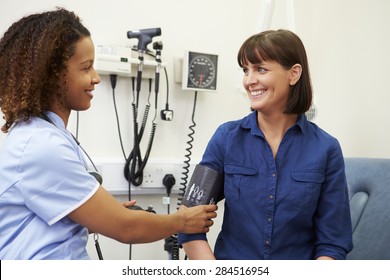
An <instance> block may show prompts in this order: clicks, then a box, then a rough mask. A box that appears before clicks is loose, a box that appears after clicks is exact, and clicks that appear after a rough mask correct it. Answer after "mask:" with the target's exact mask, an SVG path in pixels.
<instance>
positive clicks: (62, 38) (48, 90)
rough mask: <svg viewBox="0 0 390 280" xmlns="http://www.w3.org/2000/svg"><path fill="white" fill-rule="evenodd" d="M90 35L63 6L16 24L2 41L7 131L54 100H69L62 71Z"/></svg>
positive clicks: (0, 103) (0, 84)
mask: <svg viewBox="0 0 390 280" xmlns="http://www.w3.org/2000/svg"><path fill="white" fill-rule="evenodd" d="M90 36H91V34H90V32H89V31H88V29H87V28H85V27H84V26H83V25H82V23H81V20H80V18H79V17H78V16H77V15H75V14H74V13H73V12H71V11H67V10H65V9H64V8H56V9H55V10H53V11H47V12H43V13H37V14H31V15H28V16H26V17H23V18H22V19H20V20H19V21H17V22H15V23H14V24H12V25H11V27H10V28H9V29H8V30H7V31H6V32H5V33H4V36H3V37H2V38H1V40H0V108H1V110H2V112H3V114H4V117H3V118H4V120H5V124H4V125H3V126H2V128H1V130H2V131H3V132H5V133H7V132H8V131H9V129H10V127H11V126H12V125H13V124H14V123H16V122H17V121H19V120H23V121H27V120H29V119H30V117H31V116H41V115H42V113H43V112H44V111H46V110H48V109H49V108H50V105H51V104H52V103H53V102H54V101H55V100H59V101H60V102H64V97H65V94H66V93H65V92H61V90H60V84H59V83H60V78H61V77H60V75H61V74H60V73H62V72H63V73H65V74H64V75H65V76H66V72H67V71H66V69H67V61H68V60H69V58H70V57H71V56H72V55H73V54H74V52H75V45H76V43H77V42H78V41H79V40H80V39H82V38H84V37H90ZM64 70H65V71H64ZM64 80H66V77H65V79H64ZM65 88H66V86H65Z"/></svg>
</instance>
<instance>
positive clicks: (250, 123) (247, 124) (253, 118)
mask: <svg viewBox="0 0 390 280" xmlns="http://www.w3.org/2000/svg"><path fill="white" fill-rule="evenodd" d="M308 122H309V121H308V120H307V118H306V115H305V114H301V115H299V116H298V119H297V122H296V123H295V125H294V126H293V127H299V128H300V130H301V131H302V133H303V134H305V132H306V130H307V125H308ZM241 127H242V128H244V129H250V130H251V133H252V134H253V135H258V136H262V137H264V134H263V132H262V131H261V130H260V128H259V126H258V124H257V111H253V112H252V113H250V114H249V115H248V116H246V117H245V118H244V119H243V120H242V121H241Z"/></svg>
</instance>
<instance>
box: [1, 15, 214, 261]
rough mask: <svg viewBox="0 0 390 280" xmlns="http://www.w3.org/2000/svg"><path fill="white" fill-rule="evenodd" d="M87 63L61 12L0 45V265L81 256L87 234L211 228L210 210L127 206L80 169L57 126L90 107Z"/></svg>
mask: <svg viewBox="0 0 390 280" xmlns="http://www.w3.org/2000/svg"><path fill="white" fill-rule="evenodd" d="M93 63H94V45H93V43H92V40H91V37H90V33H89V31H88V30H87V29H86V28H85V27H84V26H83V25H82V24H81V22H80V20H79V18H78V17H77V16H76V15H75V14H74V13H72V12H69V11H67V10H65V9H57V10H54V11H49V12H44V13H40V14H32V15H29V16H26V17H24V18H22V19H21V20H19V21H17V22H16V23H14V24H13V25H12V26H11V27H10V28H9V29H8V31H6V32H5V34H4V36H3V38H2V39H1V41H0V107H1V110H2V112H3V114H4V119H5V124H4V125H3V126H2V131H3V132H5V133H8V134H7V137H6V139H5V141H4V143H2V147H1V150H0V174H1V176H0V209H1V211H0V259H88V258H89V256H88V254H87V251H86V243H87V239H88V233H89V232H96V233H101V234H103V235H106V236H108V237H111V238H114V239H116V240H118V241H121V242H124V243H143V242H152V241H156V240H159V239H162V238H165V237H168V236H170V235H172V234H174V233H176V232H186V233H196V232H207V231H208V230H209V227H210V226H211V225H212V223H213V222H212V221H211V219H212V218H214V217H215V216H216V213H215V210H216V206H201V207H197V208H186V207H182V208H180V209H179V210H178V211H177V212H176V213H173V214H170V215H156V214H151V213H148V212H146V211H134V210H128V209H127V208H126V207H124V206H123V205H122V204H121V203H119V202H118V201H117V200H116V199H115V198H114V197H112V196H111V195H110V194H109V193H108V192H106V191H105V190H104V188H103V187H102V186H100V184H99V183H98V182H97V180H96V179H95V178H94V177H93V176H91V175H90V174H89V173H88V172H87V170H86V168H85V165H84V163H83V155H82V153H81V152H80V149H79V146H78V144H77V143H76V141H75V140H74V138H73V137H72V135H71V134H70V133H69V131H68V130H67V129H66V126H67V123H68V119H69V116H70V113H71V111H72V110H76V111H82V110H87V109H88V108H89V107H90V103H91V99H92V98H93V90H94V88H95V86H96V85H97V84H98V83H99V82H100V78H99V76H98V74H97V73H96V71H95V69H94V67H93ZM131 204H134V202H130V203H128V204H126V206H127V205H131ZM151 229H153V230H151Z"/></svg>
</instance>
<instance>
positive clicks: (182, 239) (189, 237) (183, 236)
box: [177, 233, 207, 246]
mask: <svg viewBox="0 0 390 280" xmlns="http://www.w3.org/2000/svg"><path fill="white" fill-rule="evenodd" d="M177 237H178V241H179V245H180V246H181V245H183V244H184V243H187V242H190V241H193V240H205V241H207V237H206V234H205V233H197V234H187V233H179V234H178V235H177Z"/></svg>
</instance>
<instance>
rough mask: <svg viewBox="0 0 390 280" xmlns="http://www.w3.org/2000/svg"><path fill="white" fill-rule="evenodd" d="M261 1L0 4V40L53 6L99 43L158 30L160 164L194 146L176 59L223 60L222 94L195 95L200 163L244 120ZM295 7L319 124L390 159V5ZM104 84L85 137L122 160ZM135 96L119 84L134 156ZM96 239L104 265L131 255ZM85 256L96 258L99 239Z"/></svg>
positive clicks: (157, 250)
mask: <svg viewBox="0 0 390 280" xmlns="http://www.w3.org/2000/svg"><path fill="white" fill-rule="evenodd" d="M262 3H264V2H263V1H261V0H246V1H227V2H226V1H224V0H214V1H210V0H197V1H188V0H170V1H159V0H149V1H147V2H142V1H124V0H122V1H121V0H111V1H108V2H104V1H92V0H84V1H77V0H62V1H61V0H41V1H28V0H14V1H12V2H9V1H5V0H0V18H1V21H0V34H3V32H4V31H5V30H6V29H7V28H8V27H9V25H10V24H11V23H12V22H14V21H15V20H17V19H19V18H20V17H21V16H23V15H25V14H29V13H32V12H36V11H42V10H46V9H51V8H53V7H55V6H64V7H66V8H69V9H72V10H74V11H75V12H76V13H77V14H78V15H79V16H80V17H81V18H82V19H83V22H84V24H85V25H86V26H87V27H88V28H89V29H90V31H91V33H92V36H93V39H94V41H95V43H96V44H101V43H106V44H107V43H108V44H120V45H129V44H130V45H132V44H136V41H131V40H129V39H127V38H126V32H127V31H128V30H132V29H138V28H151V27H161V29H162V36H161V37H160V38H159V39H161V40H162V41H163V43H164V49H163V53H162V59H163V61H164V62H166V63H167V64H168V66H167V70H168V74H169V83H170V88H169V90H170V109H172V110H174V114H175V115H174V120H173V121H172V122H163V121H161V120H158V124H157V133H156V138H155V144H154V147H153V150H152V153H151V157H155V158H172V159H179V160H184V154H185V153H186V152H185V149H186V148H187V147H188V145H187V144H186V142H187V141H188V140H189V138H188V136H187V134H188V133H189V132H190V131H189V129H188V126H189V125H190V122H191V111H192V106H193V97H194V93H193V92H189V91H183V90H181V88H180V85H178V84H175V83H174V76H173V62H174V58H175V57H180V56H183V53H184V50H186V49H190V50H195V51H204V52H211V53H217V54H219V73H218V80H219V82H218V86H219V90H218V93H203V92H199V94H198V103H197V108H196V113H195V120H196V124H197V125H196V128H195V130H196V132H195V135H194V137H195V140H194V142H193V145H194V147H193V149H192V158H193V160H194V162H196V161H197V160H198V159H199V158H200V157H201V156H202V153H203V150H204V148H205V146H206V144H207V142H208V140H209V138H210V137H211V135H212V133H213V132H214V130H215V129H216V127H217V126H218V125H219V124H220V123H222V122H224V121H227V120H231V119H237V118H241V117H242V116H244V115H246V114H247V113H248V104H249V103H248V102H247V99H246V97H245V96H244V95H242V94H240V93H238V92H237V90H236V88H237V85H240V82H241V74H240V72H239V71H238V70H237V66H236V53H237V50H238V48H239V46H240V45H241V43H242V42H243V40H244V39H245V38H247V37H248V36H249V35H251V34H253V33H255V32H256V31H261V30H259V26H260V25H259V23H261V19H259V15H260V14H261V10H260V9H261V8H262V7H264V5H263V4H262ZM285 3H286V2H285V1H284V0H276V1H275V6H274V12H273V15H272V20H271V25H270V27H271V28H272V29H276V28H289V27H291V26H290V25H289V24H288V21H287V18H286V5H285ZM294 10H295V19H296V24H295V32H296V33H297V34H298V35H299V36H300V37H301V39H302V40H303V41H304V43H305V45H306V48H307V53H308V56H309V62H310V66H311V74H312V81H313V86H314V92H315V104H316V106H317V108H318V116H317V118H316V120H315V122H316V123H317V124H319V125H320V126H321V127H322V128H324V129H325V130H327V131H328V132H330V133H331V134H333V135H334V136H336V137H337V138H338V139H339V141H340V143H341V145H342V148H343V150H344V155H345V156H353V157H357V156H364V157H383V158H385V157H390V145H389V143H390V131H389V127H388V121H387V120H388V119H390V116H389V115H390V110H388V106H389V104H390V95H389V94H388V89H387V86H386V85H387V84H386V82H387V78H388V77H387V76H388V74H389V70H388V65H390V55H389V52H388V50H389V49H390V39H389V36H388V35H387V33H388V30H387V29H388V26H390V18H389V17H388V14H389V12H390V2H389V1H387V0H361V1H354V0H343V1H339V0H326V1H320V0H315V1H312V0H296V1H295V5H294ZM101 78H102V82H101V84H100V86H98V88H97V90H96V93H95V97H94V99H93V102H92V103H93V105H92V107H91V109H90V110H88V111H86V112H82V113H81V114H80V116H81V120H80V132H79V139H80V142H81V143H82V145H83V147H84V148H85V149H86V150H87V151H88V152H89V153H90V155H91V156H92V157H93V158H102V157H110V158H113V157H114V158H121V157H122V153H121V149H120V146H119V140H118V134H117V128H116V122H115V114H114V109H113V102H112V96H111V88H110V84H109V80H108V77H106V76H102V77H101ZM144 88H145V87H144ZM165 89H166V85H165V78H162V82H161V94H160V98H159V100H160V101H159V102H160V108H159V110H161V109H162V106H164V104H165V101H164V100H165ZM130 91H131V88H130V81H129V80H128V79H124V78H119V80H118V85H117V89H116V96H117V104H118V110H119V115H120V119H121V127H122V136H123V140H124V143H125V145H126V147H125V149H126V152H130V150H131V145H132V125H131V120H132V119H131V118H132V116H131V111H130V107H131V106H130V104H131V92H130ZM146 94H147V93H146V91H145V96H146ZM74 129H75V118H74V117H72V120H71V122H70V125H69V130H71V131H73V132H74ZM148 129H149V128H147V130H146V131H149V130H148ZM146 133H148V132H146ZM3 138H4V135H0V143H1V140H2V139H3ZM143 150H145V149H143ZM136 198H137V200H138V201H139V203H140V204H141V205H144V206H145V205H148V204H153V205H154V207H155V208H156V209H157V210H158V212H159V213H165V207H164V205H162V203H161V196H158V195H153V196H137V197H136ZM118 199H120V200H125V199H126V197H118ZM173 200H174V199H173ZM173 203H176V202H175V201H174V202H173ZM172 208H174V207H172ZM172 208H171V209H172ZM222 208H223V207H222V205H221V206H220V209H221V210H222ZM220 212H221V213H222V211H220ZM220 216H221V215H220ZM216 222H217V225H216V226H215V227H214V228H213V229H212V232H211V234H210V237H209V239H210V241H211V243H214V240H215V236H216V234H217V231H218V227H219V224H220V218H219V219H217V220H216ZM151 230H152V229H151ZM100 242H101V247H102V250H103V255H104V257H105V258H106V259H126V258H127V256H128V246H126V245H123V244H119V243H117V242H115V241H110V240H107V239H105V238H103V237H100ZM162 246H163V243H162V242H156V243H152V244H146V245H135V246H133V259H166V257H167V256H166V252H164V251H163V247H162ZM89 250H90V251H91V256H92V257H95V256H96V253H95V251H94V247H93V242H91V244H89Z"/></svg>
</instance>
